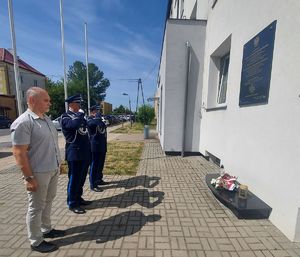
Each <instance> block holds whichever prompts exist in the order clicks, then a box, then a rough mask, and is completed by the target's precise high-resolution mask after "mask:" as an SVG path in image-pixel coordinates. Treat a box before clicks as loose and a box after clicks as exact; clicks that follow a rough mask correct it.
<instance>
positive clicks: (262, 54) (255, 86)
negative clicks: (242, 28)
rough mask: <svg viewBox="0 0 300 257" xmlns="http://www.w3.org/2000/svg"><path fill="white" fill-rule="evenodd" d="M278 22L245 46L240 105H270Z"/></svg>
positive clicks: (274, 22)
mask: <svg viewBox="0 0 300 257" xmlns="http://www.w3.org/2000/svg"><path fill="white" fill-rule="evenodd" d="M275 31H276V21H273V22H272V23H271V24H270V25H269V26H268V27H266V28H265V29H264V30H262V31H261V32H260V33H258V34H257V35H256V36H255V37H253V38H252V39H251V40H250V41H248V42H247V43H246V44H245V45H244V52H243V66H242V76H241V87H240V101H239V105H240V106H243V105H252V104H264V103H268V99H269V89H270V80H271V71H272V61H273V49H274V40H275Z"/></svg>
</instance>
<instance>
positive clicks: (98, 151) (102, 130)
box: [87, 105, 107, 189]
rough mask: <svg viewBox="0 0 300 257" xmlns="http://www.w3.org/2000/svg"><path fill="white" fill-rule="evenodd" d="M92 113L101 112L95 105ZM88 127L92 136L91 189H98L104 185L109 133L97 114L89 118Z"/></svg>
mask: <svg viewBox="0 0 300 257" xmlns="http://www.w3.org/2000/svg"><path fill="white" fill-rule="evenodd" d="M90 110H91V111H95V110H100V107H99V106H97V105H95V106H92V107H91V108H90ZM87 126H88V130H89V134H90V142H91V150H92V161H91V166H90V176H89V178H90V187H91V189H96V188H97V187H98V186H99V185H103V184H104V183H105V182H104V181H103V167H104V162H105V156H106V151H107V131H106V125H105V123H104V122H103V121H102V116H101V114H100V113H97V114H96V115H95V116H93V115H91V116H90V117H88V120H87Z"/></svg>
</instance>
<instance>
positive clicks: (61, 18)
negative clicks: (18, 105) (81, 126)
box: [59, 0, 68, 112]
mask: <svg viewBox="0 0 300 257" xmlns="http://www.w3.org/2000/svg"><path fill="white" fill-rule="evenodd" d="M59 7H60V30H61V48H62V58H63V65H64V92H65V99H67V98H68V92H67V70H66V54H65V33H64V17H63V4H62V0H59ZM65 110H66V112H67V111H68V103H66V102H65Z"/></svg>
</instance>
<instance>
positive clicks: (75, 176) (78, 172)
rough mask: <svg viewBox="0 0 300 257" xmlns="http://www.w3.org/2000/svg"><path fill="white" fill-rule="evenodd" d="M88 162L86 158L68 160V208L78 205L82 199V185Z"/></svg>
mask: <svg viewBox="0 0 300 257" xmlns="http://www.w3.org/2000/svg"><path fill="white" fill-rule="evenodd" d="M89 164H90V162H89V161H87V160H81V161H68V166H69V171H68V176H69V182H68V197H67V203H68V206H69V208H74V207H78V206H79V205H80V203H81V202H82V201H83V199H82V194H83V186H84V182H85V179H86V175H87V172H88V167H89Z"/></svg>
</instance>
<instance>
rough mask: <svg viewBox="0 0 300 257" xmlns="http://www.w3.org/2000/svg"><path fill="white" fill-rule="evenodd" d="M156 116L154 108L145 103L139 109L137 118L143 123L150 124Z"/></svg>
mask: <svg viewBox="0 0 300 257" xmlns="http://www.w3.org/2000/svg"><path fill="white" fill-rule="evenodd" d="M154 117H155V112H154V108H153V107H152V106H150V105H143V106H141V107H140V108H139V109H138V112H137V119H138V121H139V122H141V123H142V124H143V125H149V124H150V123H151V121H152V120H153V119H154Z"/></svg>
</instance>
